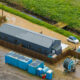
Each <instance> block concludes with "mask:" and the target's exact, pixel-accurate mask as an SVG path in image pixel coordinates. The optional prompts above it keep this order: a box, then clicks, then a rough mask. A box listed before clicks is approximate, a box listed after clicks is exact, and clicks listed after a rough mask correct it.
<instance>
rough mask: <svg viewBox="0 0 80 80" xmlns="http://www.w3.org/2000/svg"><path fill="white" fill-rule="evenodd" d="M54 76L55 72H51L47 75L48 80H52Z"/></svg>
mask: <svg viewBox="0 0 80 80" xmlns="http://www.w3.org/2000/svg"><path fill="white" fill-rule="evenodd" d="M52 76H53V72H51V73H48V72H47V73H46V79H48V80H52Z"/></svg>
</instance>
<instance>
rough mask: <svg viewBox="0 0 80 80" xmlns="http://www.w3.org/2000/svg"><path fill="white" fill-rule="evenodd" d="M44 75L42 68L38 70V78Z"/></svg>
mask: <svg viewBox="0 0 80 80" xmlns="http://www.w3.org/2000/svg"><path fill="white" fill-rule="evenodd" d="M42 74H43V71H42V68H41V69H37V76H40V77H41V75H42Z"/></svg>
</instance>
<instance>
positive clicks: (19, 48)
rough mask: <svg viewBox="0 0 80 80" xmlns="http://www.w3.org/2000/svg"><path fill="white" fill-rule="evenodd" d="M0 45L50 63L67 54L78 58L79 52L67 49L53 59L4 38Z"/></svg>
mask: <svg viewBox="0 0 80 80" xmlns="http://www.w3.org/2000/svg"><path fill="white" fill-rule="evenodd" d="M0 45H2V46H4V47H6V48H9V49H12V50H14V51H17V52H20V53H23V54H26V55H28V56H31V57H34V58H38V59H41V60H44V61H46V62H48V63H51V64H54V63H57V62H58V61H59V60H61V59H62V58H65V57H66V56H69V55H70V56H74V57H77V56H76V55H78V58H80V54H78V53H76V52H74V51H73V50H67V51H66V52H64V53H62V54H60V55H59V56H57V57H56V58H54V59H53V58H48V57H47V56H45V55H42V54H41V53H38V52H35V51H32V50H29V49H27V48H24V47H22V46H21V45H16V44H12V43H9V42H6V41H4V40H0Z"/></svg>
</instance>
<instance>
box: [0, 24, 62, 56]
mask: <svg viewBox="0 0 80 80" xmlns="http://www.w3.org/2000/svg"><path fill="white" fill-rule="evenodd" d="M0 39H1V40H5V41H8V42H10V43H13V44H16V45H19V44H22V47H25V48H28V49H30V50H33V51H36V52H39V53H42V54H44V55H48V54H60V53H62V47H61V41H60V40H58V39H56V38H52V37H49V36H46V35H43V34H40V33H37V32H33V31H31V30H28V29H24V28H21V27H19V26H14V25H11V24H3V25H2V26H1V27H0Z"/></svg>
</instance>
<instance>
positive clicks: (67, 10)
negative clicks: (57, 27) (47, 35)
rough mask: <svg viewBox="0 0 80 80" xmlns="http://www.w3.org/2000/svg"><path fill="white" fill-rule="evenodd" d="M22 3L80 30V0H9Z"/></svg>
mask: <svg viewBox="0 0 80 80" xmlns="http://www.w3.org/2000/svg"><path fill="white" fill-rule="evenodd" d="M7 1H10V2H14V3H17V4H21V5H22V6H24V7H25V8H26V9H28V10H30V11H33V12H34V13H37V14H39V15H41V16H44V17H46V18H49V19H51V20H56V21H60V22H64V23H66V24H68V25H69V26H70V27H69V28H74V29H76V30H80V0H7Z"/></svg>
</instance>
